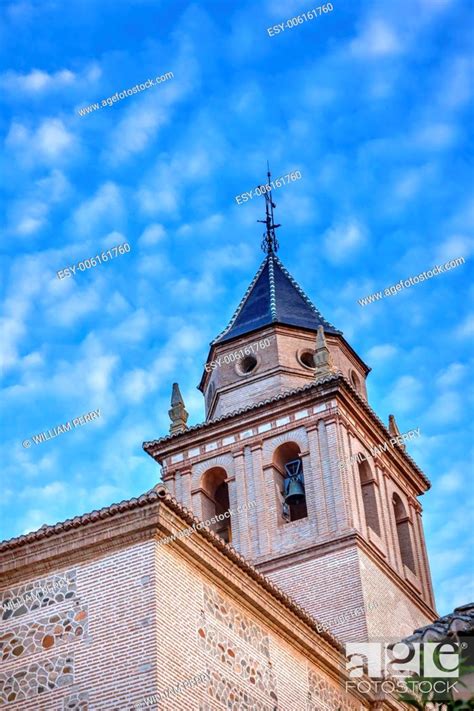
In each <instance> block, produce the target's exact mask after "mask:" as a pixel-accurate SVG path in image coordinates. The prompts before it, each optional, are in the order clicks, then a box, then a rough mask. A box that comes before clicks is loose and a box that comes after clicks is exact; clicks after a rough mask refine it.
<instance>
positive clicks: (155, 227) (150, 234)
mask: <svg viewBox="0 0 474 711" xmlns="http://www.w3.org/2000/svg"><path fill="white" fill-rule="evenodd" d="M165 236H166V231H165V228H164V227H163V225H159V224H158V223H153V224H151V225H148V227H147V228H146V229H145V230H144V231H143V233H142V235H141V236H140V238H139V240H138V244H139V245H140V247H153V246H154V245H155V244H158V242H161V240H162V239H163V238H164V237H165Z"/></svg>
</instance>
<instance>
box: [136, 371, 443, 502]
mask: <svg viewBox="0 0 474 711" xmlns="http://www.w3.org/2000/svg"><path fill="white" fill-rule="evenodd" d="M338 391H339V392H341V391H345V392H346V393H347V394H348V395H349V396H350V398H352V400H355V402H356V404H357V405H358V406H359V407H360V408H362V410H363V411H364V412H365V413H366V414H367V415H368V417H369V418H370V420H371V422H372V423H373V424H376V425H377V427H378V429H379V432H380V433H381V434H382V436H383V438H384V439H385V440H386V439H388V440H390V439H391V437H392V436H391V434H390V432H389V431H388V429H387V427H386V426H385V425H384V423H383V422H382V420H381V419H380V418H379V417H378V415H377V414H376V413H375V412H374V410H372V408H371V407H370V405H369V404H368V403H367V402H366V400H365V399H364V398H362V397H361V396H360V395H359V393H358V392H356V390H355V389H354V388H353V387H352V385H351V383H350V382H349V381H348V380H347V378H346V377H345V376H344V375H343V374H342V373H341V372H340V371H339V372H337V373H333V374H331V375H328V376H325V377H323V378H320V379H318V380H317V381H315V382H312V383H308V384H306V385H303V386H302V387H299V388H295V389H293V390H288V391H286V392H284V393H281V394H279V395H276V396H275V397H272V398H268V399H267V400H262V401H260V402H258V403H255V404H252V405H248V406H247V407H244V408H240V409H239V410H235V411H234V412H230V413H227V414H225V415H221V416H220V417H216V418H214V419H212V420H209V421H207V422H202V423H200V424H198V425H193V426H192V427H189V428H188V429H186V430H184V431H183V432H178V433H177V434H174V435H167V436H165V437H161V438H160V439H156V440H152V441H150V442H144V443H143V445H142V446H143V449H144V450H145V452H146V453H147V454H149V455H150V456H151V457H153V458H154V457H155V456H156V455H157V454H158V453H160V455H161V456H162V457H166V456H168V455H169V454H170V453H172V452H173V451H180V450H182V449H185V448H186V447H188V446H190V443H188V439H189V440H191V442H193V443H195V442H196V436H195V435H196V434H203V435H205V436H210V437H212V436H215V432H214V430H215V429H218V430H219V431H220V432H222V424H225V425H229V427H231V426H234V425H239V426H240V427H241V426H242V420H241V417H242V415H247V414H250V413H255V414H259V411H261V410H263V409H264V408H268V406H269V405H277V404H278V403H281V402H282V401H285V402H288V404H290V403H291V400H292V399H296V398H301V396H305V395H307V396H308V399H309V398H310V397H311V396H314V394H315V392H316V393H317V394H318V395H319V394H321V395H325V396H327V395H328V394H330V393H332V392H338ZM350 398H348V399H347V402H350ZM301 405H302V402H301V400H300V401H299V402H298V405H297V406H301ZM351 405H352V406H353V403H351ZM262 414H263V413H262ZM268 414H269V413H268V411H267V412H265V416H266V417H268ZM239 418H240V420H239ZM216 425H217V427H215V426H216ZM391 449H392V450H393V452H392V453H395V452H396V453H397V454H398V455H399V456H400V458H401V459H402V460H403V461H404V462H405V464H408V465H409V467H410V468H411V470H412V472H413V473H414V474H415V475H416V476H418V477H419V478H420V479H421V482H422V483H423V485H424V487H425V488H423V487H421V492H423V491H427V490H428V489H430V488H431V483H430V481H429V479H428V478H427V477H426V476H425V474H424V473H423V472H422V470H421V469H420V468H419V467H418V465H417V464H416V462H415V461H414V460H413V459H412V458H411V457H410V455H409V454H407V452H406V451H405V450H403V449H402V448H401V447H400V446H399V445H398V444H394V445H393V447H392V448H391Z"/></svg>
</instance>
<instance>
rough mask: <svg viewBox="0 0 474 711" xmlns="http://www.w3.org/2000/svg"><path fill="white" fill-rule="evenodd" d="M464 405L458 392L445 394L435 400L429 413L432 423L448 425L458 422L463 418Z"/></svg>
mask: <svg viewBox="0 0 474 711" xmlns="http://www.w3.org/2000/svg"><path fill="white" fill-rule="evenodd" d="M462 411H463V403H462V400H461V397H460V394H459V393H457V392H445V393H442V394H441V395H438V397H437V398H436V399H435V401H434V403H433V404H432V406H431V407H430V409H429V410H428V412H427V418H428V419H429V421H430V422H433V423H435V424H437V425H447V424H452V423H454V422H457V421H458V420H459V419H460V418H461V417H462Z"/></svg>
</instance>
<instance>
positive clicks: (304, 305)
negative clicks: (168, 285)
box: [213, 252, 342, 344]
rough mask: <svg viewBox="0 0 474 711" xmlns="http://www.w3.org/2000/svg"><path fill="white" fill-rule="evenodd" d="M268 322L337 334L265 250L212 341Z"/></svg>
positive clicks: (221, 339) (290, 277) (223, 338)
mask: <svg viewBox="0 0 474 711" xmlns="http://www.w3.org/2000/svg"><path fill="white" fill-rule="evenodd" d="M271 323H283V324H286V325H288V326H297V327H299V328H307V329H310V330H312V331H317V329H318V327H319V326H323V328H324V331H325V332H326V333H337V334H341V335H342V332H341V331H338V330H337V329H336V328H335V327H334V326H333V325H332V324H330V323H329V322H328V321H326V320H325V319H324V317H323V316H322V315H321V314H320V313H319V311H318V309H317V308H316V307H315V306H314V304H312V303H311V301H310V299H309V298H308V297H307V296H306V294H305V293H304V291H303V289H301V287H300V286H299V285H298V284H297V283H296V281H295V280H294V279H293V277H292V276H291V274H290V273H289V272H288V271H287V270H286V269H285V267H284V266H283V264H282V263H281V261H280V260H279V259H278V257H277V256H276V254H273V253H272V252H271V253H270V254H268V255H267V256H266V257H265V259H264V260H263V262H262V265H261V266H260V269H259V270H258V272H257V274H256V275H255V277H254V279H253V281H252V283H251V284H250V286H249V288H248V289H247V291H246V293H245V294H244V298H243V299H242V301H241V302H240V304H239V306H238V308H237V311H236V312H235V314H234V315H233V316H232V318H231V320H230V323H229V325H228V326H227V328H226V329H225V330H224V331H223V332H222V333H221V334H220V335H219V336H217V338H215V339H214V341H213V344H215V343H223V342H224V341H230V340H231V339H232V338H236V337H237V336H242V335H243V334H244V333H250V332H251V331H255V330H256V329H258V328H262V327H263V326H268V325H269V324H271Z"/></svg>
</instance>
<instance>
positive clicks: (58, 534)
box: [0, 486, 343, 652]
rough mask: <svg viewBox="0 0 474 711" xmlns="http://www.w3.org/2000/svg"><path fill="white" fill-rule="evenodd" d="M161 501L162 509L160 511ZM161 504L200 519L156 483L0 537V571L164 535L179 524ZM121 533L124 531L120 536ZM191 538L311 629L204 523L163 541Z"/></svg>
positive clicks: (300, 611)
mask: <svg viewBox="0 0 474 711" xmlns="http://www.w3.org/2000/svg"><path fill="white" fill-rule="evenodd" d="M161 507H163V510H161V511H160V509H161ZM166 509H168V511H169V512H174V513H175V514H176V518H177V519H180V521H178V524H179V523H182V522H184V523H186V524H188V525H189V526H192V525H193V524H198V523H200V519H198V518H197V517H196V516H194V515H193V514H192V512H191V511H189V509H187V508H186V507H184V506H181V505H180V504H179V503H178V502H177V500H176V499H175V498H174V497H173V496H171V494H170V493H169V492H168V491H167V489H166V488H165V487H164V486H157V487H155V488H154V489H152V490H151V491H149V492H147V493H145V494H143V495H142V496H140V497H138V498H134V499H130V500H128V501H122V502H121V503H120V504H113V505H112V506H108V507H105V508H103V509H100V511H92V512H91V513H88V514H85V515H84V516H77V517H75V518H74V519H68V520H67V521H64V522H62V523H58V524H56V525H55V526H43V527H42V528H40V529H39V530H38V531H35V532H33V533H29V534H27V535H24V536H19V537H18V538H12V539H10V540H9V541H3V542H2V543H0V553H2V561H1V563H0V571H1V572H2V573H3V574H4V576H5V575H6V574H7V573H9V578H11V577H12V576H13V577H14V578H18V576H19V575H21V573H22V572H23V574H24V572H25V569H26V568H31V567H35V566H36V567H40V566H42V567H43V569H44V568H47V569H52V568H53V567H57V566H58V559H59V558H64V557H66V558H67V560H68V562H69V561H71V560H72V558H73V559H74V560H75V562H76V563H78V562H80V561H81V560H84V558H85V557H87V555H94V554H97V553H106V552H109V551H110V550H111V549H112V548H116V547H122V548H123V547H124V545H128V544H130V543H135V542H137V541H140V540H141V541H143V540H147V539H149V540H153V539H154V538H157V537H158V535H159V533H160V532H165V533H166V534H167V535H169V533H171V534H173V533H176V531H177V530H180V529H181V530H182V529H183V528H184V527H183V526H179V525H178V526H176V524H175V526H174V529H175V530H174V531H173V530H170V528H171V526H170V525H169V523H167V521H170V516H169V513H167V512H166ZM124 533H126V534H127V535H125V537H124ZM134 534H135V535H134ZM192 538H195V541H194V545H196V541H198V540H201V539H205V540H207V541H209V542H210V543H211V544H212V545H213V547H214V548H215V549H216V550H217V551H220V553H221V554H223V555H224V556H225V558H227V559H228V560H229V561H231V562H232V563H234V564H236V565H237V567H238V568H239V569H240V570H241V571H242V572H243V573H245V575H247V576H248V577H249V578H251V579H252V580H254V581H255V582H256V583H258V584H259V585H260V586H261V587H263V588H264V589H265V590H266V591H267V592H268V593H270V595H272V596H273V597H274V598H275V600H277V601H279V602H280V603H281V604H282V605H283V606H284V607H286V608H287V609H288V610H290V611H291V612H292V613H293V614H295V615H296V616H297V617H298V618H299V620H300V621H302V622H303V623H305V624H306V625H307V626H308V627H309V628H311V629H312V630H313V631H316V632H317V625H318V621H317V620H315V619H314V618H313V617H312V616H311V615H310V614H309V613H308V612H306V610H305V609H304V608H303V607H301V606H300V605H299V604H298V603H297V602H295V601H294V600H293V599H292V598H291V597H290V596H289V595H287V594H286V593H285V592H283V591H282V590H281V589H280V588H279V587H278V586H277V585H276V584H275V583H273V582H272V581H271V580H269V579H268V578H266V577H265V576H264V575H263V574H262V573H260V572H259V571H258V570H257V569H256V568H255V567H254V566H253V565H251V564H250V563H249V562H248V561H247V560H246V559H245V558H244V556H242V555H241V554H240V553H238V552H237V551H236V550H235V549H234V548H232V546H231V545H229V544H228V543H225V542H224V541H223V540H222V538H220V537H219V536H218V535H217V534H216V533H214V531H212V530H211V529H210V528H207V527H202V528H201V529H200V530H199V531H198V530H196V531H195V533H194V534H193V536H190V537H189V538H188V539H179V540H175V541H174V542H173V543H168V544H166V545H171V546H173V547H174V546H177V547H178V548H179V549H182V548H183V546H184V547H185V546H186V545H189V542H190V540H191V539H192ZM71 556H72V558H71ZM221 560H222V559H221ZM221 567H222V565H221ZM240 583H242V580H241V581H240ZM318 635H319V636H320V637H322V638H323V639H324V640H325V642H327V643H328V644H329V645H330V646H331V647H333V648H334V649H336V650H338V651H340V652H342V651H343V645H342V643H341V642H340V641H339V640H337V639H336V637H334V636H333V635H332V634H330V633H329V632H322V633H318Z"/></svg>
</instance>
